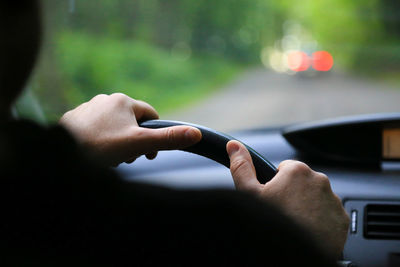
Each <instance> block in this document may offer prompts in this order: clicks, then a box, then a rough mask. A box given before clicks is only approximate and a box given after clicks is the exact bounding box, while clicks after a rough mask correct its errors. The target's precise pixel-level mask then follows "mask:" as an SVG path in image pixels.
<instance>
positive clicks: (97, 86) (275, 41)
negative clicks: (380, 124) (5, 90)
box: [18, 0, 400, 131]
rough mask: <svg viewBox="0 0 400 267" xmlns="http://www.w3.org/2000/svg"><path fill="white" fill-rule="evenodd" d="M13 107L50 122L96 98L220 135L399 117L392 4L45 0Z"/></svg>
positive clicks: (398, 9) (365, 0)
mask: <svg viewBox="0 0 400 267" xmlns="http://www.w3.org/2000/svg"><path fill="white" fill-rule="evenodd" d="M42 5H43V17H44V26H45V39H44V44H43V47H42V48H43V49H42V54H41V59H40V64H38V67H37V69H36V71H35V75H34V77H33V78H32V80H31V83H30V85H29V88H28V89H29V90H28V91H27V93H26V94H25V96H24V97H22V98H21V100H20V101H19V104H18V111H19V112H20V113H21V114H24V116H26V117H30V118H34V119H36V120H39V121H42V122H54V121H57V120H58V119H59V117H60V116H61V115H62V114H63V113H64V112H66V111H67V110H69V109H72V108H74V107H76V106H77V105H79V104H81V103H82V102H85V101H88V100H90V99H91V98H92V97H93V96H95V95H96V94H99V93H105V94H111V93H114V92H122V93H125V94H127V95H129V96H131V97H133V98H136V99H142V100H145V101H147V102H149V103H150V104H152V105H153V106H154V107H155V108H156V109H157V110H158V111H159V113H160V115H161V118H164V119H175V120H184V121H190V122H194V123H200V124H203V125H206V126H209V127H212V128H216V129H218V130H221V131H232V130H237V129H245V128H246V129H249V128H262V127H269V126H275V125H284V124H288V123H295V122H303V121H309V120H316V119H324V118H330V117H335V116H342V115H354V114H362V113H375V112H396V111H400V108H399V103H400V2H399V1H398V0H351V1H349V0H320V1H316V0H302V1H290V0H279V1H276V0H115V1H109V0H96V1H95V0H57V1H54V0H43V1H42Z"/></svg>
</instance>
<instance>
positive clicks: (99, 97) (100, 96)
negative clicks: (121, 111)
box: [92, 94, 108, 100]
mask: <svg viewBox="0 0 400 267" xmlns="http://www.w3.org/2000/svg"><path fill="white" fill-rule="evenodd" d="M106 97H108V95H106V94H98V95H96V96H94V97H93V98H92V100H98V99H104V98H106Z"/></svg>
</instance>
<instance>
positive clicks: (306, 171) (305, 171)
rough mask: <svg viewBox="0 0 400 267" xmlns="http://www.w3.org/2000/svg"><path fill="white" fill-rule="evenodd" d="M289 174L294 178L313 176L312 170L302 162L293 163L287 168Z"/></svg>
mask: <svg viewBox="0 0 400 267" xmlns="http://www.w3.org/2000/svg"><path fill="white" fill-rule="evenodd" d="M286 169H287V171H288V172H289V174H291V175H293V176H308V175H310V174H311V169H310V167H308V165H307V164H305V163H303V162H300V161H293V162H291V163H290V164H288V165H287V167H286Z"/></svg>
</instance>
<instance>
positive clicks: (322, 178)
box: [316, 173, 331, 189]
mask: <svg viewBox="0 0 400 267" xmlns="http://www.w3.org/2000/svg"><path fill="white" fill-rule="evenodd" d="M316 177H317V181H318V184H319V186H320V187H321V188H322V189H330V188H331V182H330V181H329V178H328V176H326V175H325V174H322V173H317V175H316Z"/></svg>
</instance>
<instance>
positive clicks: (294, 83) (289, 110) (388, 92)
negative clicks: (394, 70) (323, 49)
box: [162, 69, 400, 132]
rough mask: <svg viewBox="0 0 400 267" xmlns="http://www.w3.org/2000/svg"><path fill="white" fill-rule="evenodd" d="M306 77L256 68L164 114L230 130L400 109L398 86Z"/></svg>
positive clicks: (341, 77)
mask: <svg viewBox="0 0 400 267" xmlns="http://www.w3.org/2000/svg"><path fill="white" fill-rule="evenodd" d="M324 74H325V75H321V76H317V77H313V78H310V77H309V78H307V77H299V76H289V75H287V74H277V73H274V72H272V71H268V70H266V69H252V70H249V71H247V72H245V73H244V74H242V75H241V76H240V77H238V78H237V79H236V80H235V81H233V82H232V83H230V84H229V85H227V86H226V87H224V88H223V89H221V90H218V91H217V92H216V93H214V94H212V95H210V96H209V97H207V98H206V99H203V100H202V101H200V102H198V103H196V104H195V105H192V106H191V107H186V108H183V109H180V110H178V111H175V112H173V113H170V114H166V115H165V116H162V118H163V119H173V120H181V121H187V122H193V123H197V124H201V125H205V126H208V127H210V128H214V129H216V130H220V131H224V132H229V131H233V130H238V129H244V128H260V127H265V126H276V125H283V124H290V123H296V122H302V121H310V120H320V119H325V118H332V117H337V116H346V115H355V114H366V113H376V112H400V88H396V87H395V86H390V85H388V84H386V83H383V82H378V81H374V80H368V79H366V78H364V79H362V78H356V77H351V76H346V75H342V74H338V73H324Z"/></svg>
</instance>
